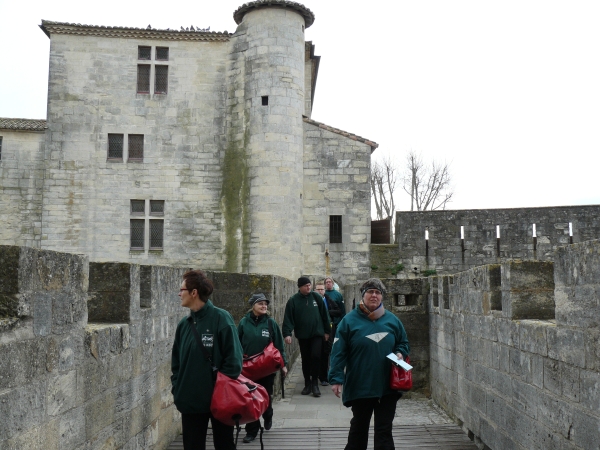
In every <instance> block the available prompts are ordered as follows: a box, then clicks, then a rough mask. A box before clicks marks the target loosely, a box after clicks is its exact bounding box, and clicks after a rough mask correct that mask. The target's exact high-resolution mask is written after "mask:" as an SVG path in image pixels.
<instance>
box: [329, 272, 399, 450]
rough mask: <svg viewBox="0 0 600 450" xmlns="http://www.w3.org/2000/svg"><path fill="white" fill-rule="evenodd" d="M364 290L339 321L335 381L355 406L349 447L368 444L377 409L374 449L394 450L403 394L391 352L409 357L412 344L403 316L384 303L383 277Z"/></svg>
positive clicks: (336, 389) (331, 379)
mask: <svg viewBox="0 0 600 450" xmlns="http://www.w3.org/2000/svg"><path fill="white" fill-rule="evenodd" d="M360 292H361V295H362V300H361V302H360V304H359V305H358V306H357V307H356V308H355V309H354V310H353V311H351V312H350V313H348V314H346V316H345V317H344V318H343V319H342V321H341V322H340V324H339V325H338V328H337V332H336V334H335V339H334V341H333V348H332V350H331V362H330V364H331V367H330V369H329V383H330V384H331V389H332V391H333V393H334V394H335V395H336V396H337V397H339V396H340V394H342V402H343V403H344V406H346V407H351V408H352V420H351V421H350V431H349V433H348V443H347V444H346V447H345V450H366V448H367V445H368V441H369V424H370V422H371V417H372V416H373V414H374V415H375V425H374V426H375V429H374V440H375V447H374V449H375V450H393V449H394V439H393V437H392V421H393V420H394V415H395V413H396V403H397V402H398V399H399V398H400V397H401V395H402V394H401V393H399V392H397V391H393V390H392V389H390V372H391V364H392V363H391V361H390V360H389V359H388V358H387V355H388V354H390V353H392V352H393V353H395V354H396V355H397V356H398V358H400V359H405V358H406V357H407V356H408V354H409V352H410V346H409V344H408V338H407V337H406V331H405V330H404V326H403V325H402V322H400V319H398V318H397V317H396V316H395V315H394V314H392V313H391V312H389V311H386V310H385V308H384V306H383V301H382V300H383V296H384V294H385V286H384V285H383V283H382V282H381V280H380V279H378V278H370V279H369V280H367V281H366V282H365V283H364V284H363V285H362V286H361V288H360ZM342 387H343V389H342ZM342 391H343V392H342Z"/></svg>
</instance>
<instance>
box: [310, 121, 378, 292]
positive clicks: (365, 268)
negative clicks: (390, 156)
mask: <svg viewBox="0 0 600 450" xmlns="http://www.w3.org/2000/svg"><path fill="white" fill-rule="evenodd" d="M304 133H305V137H304V141H305V147H304V202H303V212H304V222H303V234H302V236H303V238H302V239H303V247H302V248H303V253H304V267H305V269H307V270H310V271H311V272H310V273H325V274H328V275H332V276H333V277H334V278H335V279H336V280H339V282H340V284H346V283H355V282H356V281H358V280H366V279H367V278H369V272H370V263H369V242H370V241H371V203H370V201H371V200H370V199H371V196H370V195H371V194H370V190H369V189H370V187H369V174H370V170H371V169H370V167H371V146H370V145H368V144H365V143H363V142H360V141H357V140H354V139H351V138H349V137H346V136H343V135H340V134H337V133H333V132H331V131H328V130H325V129H323V128H320V127H318V126H317V125H315V124H313V123H308V122H305V123H304ZM331 215H339V216H342V242H341V243H330V240H329V217H330V216H331Z"/></svg>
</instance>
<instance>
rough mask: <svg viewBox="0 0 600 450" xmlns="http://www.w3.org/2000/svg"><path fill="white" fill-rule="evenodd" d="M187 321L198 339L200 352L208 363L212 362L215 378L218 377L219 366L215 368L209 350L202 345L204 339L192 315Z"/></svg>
mask: <svg viewBox="0 0 600 450" xmlns="http://www.w3.org/2000/svg"><path fill="white" fill-rule="evenodd" d="M187 320H188V321H189V322H190V326H191V327H192V333H194V337H195V338H196V342H197V343H198V348H200V350H202V353H203V354H204V358H205V359H206V360H207V361H208V362H210V367H211V368H212V370H213V376H216V375H217V371H218V370H219V369H217V366H215V363H213V361H212V358H211V357H210V353H208V350H206V347H205V346H204V344H203V343H202V339H200V335H199V334H198V330H196V327H195V326H194V323H193V317H192V316H191V315H190V316H189V317H188V319H187Z"/></svg>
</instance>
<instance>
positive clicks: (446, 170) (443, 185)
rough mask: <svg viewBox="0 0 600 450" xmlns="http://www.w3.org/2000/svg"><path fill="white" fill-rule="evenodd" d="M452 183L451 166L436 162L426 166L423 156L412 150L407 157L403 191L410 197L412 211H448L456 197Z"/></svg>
mask: <svg viewBox="0 0 600 450" xmlns="http://www.w3.org/2000/svg"><path fill="white" fill-rule="evenodd" d="M451 181H452V180H451V176H450V164H448V163H446V162H444V163H439V162H436V161H434V160H432V161H431V164H425V163H424V162H423V158H422V156H421V155H420V154H419V153H416V152H414V151H412V150H411V151H410V152H409V153H408V155H406V169H405V172H404V175H403V177H402V189H403V190H404V191H405V192H406V193H407V194H408V195H410V210H411V211H414V210H415V209H416V210H417V211H427V210H429V211H434V210H436V209H446V204H447V203H448V202H449V201H451V199H452V196H453V195H454V191H453V188H452V186H451Z"/></svg>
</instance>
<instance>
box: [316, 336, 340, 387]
mask: <svg viewBox="0 0 600 450" xmlns="http://www.w3.org/2000/svg"><path fill="white" fill-rule="evenodd" d="M335 329H336V326H335V325H332V326H331V334H330V335H329V340H327V341H323V350H322V351H321V364H320V369H319V380H321V381H328V373H329V355H330V354H331V347H332V345H333V338H334V336H335Z"/></svg>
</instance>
